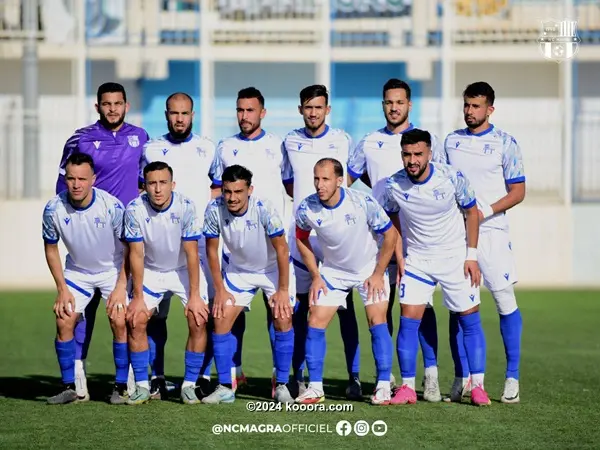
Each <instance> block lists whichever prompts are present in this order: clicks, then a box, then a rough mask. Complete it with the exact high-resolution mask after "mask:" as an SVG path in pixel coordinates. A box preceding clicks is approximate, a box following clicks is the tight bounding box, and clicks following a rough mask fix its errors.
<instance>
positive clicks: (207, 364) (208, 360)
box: [200, 321, 214, 378]
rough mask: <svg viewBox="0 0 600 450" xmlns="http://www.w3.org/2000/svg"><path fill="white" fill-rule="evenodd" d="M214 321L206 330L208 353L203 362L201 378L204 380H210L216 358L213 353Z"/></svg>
mask: <svg viewBox="0 0 600 450" xmlns="http://www.w3.org/2000/svg"><path fill="white" fill-rule="evenodd" d="M213 328H214V327H213V326H212V321H209V323H208V326H207V330H206V351H205V352H204V361H202V367H201V368H200V376H202V377H203V378H210V374H211V370H212V361H213V357H214V352H213V338H212V331H213Z"/></svg>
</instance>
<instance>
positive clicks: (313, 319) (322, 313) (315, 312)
mask: <svg viewBox="0 0 600 450" xmlns="http://www.w3.org/2000/svg"><path fill="white" fill-rule="evenodd" d="M337 310H338V307H337V306H313V307H312V309H311V311H310V315H309V316H308V326H309V327H311V328H327V326H328V325H329V322H331V319H333V316H334V315H335V313H336V312H337Z"/></svg>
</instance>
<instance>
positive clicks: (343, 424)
mask: <svg viewBox="0 0 600 450" xmlns="http://www.w3.org/2000/svg"><path fill="white" fill-rule="evenodd" d="M335 431H336V432H337V434H339V435H340V436H348V435H349V434H350V432H351V431H352V425H351V424H350V422H348V421H347V420H340V421H339V422H338V423H337V425H336V426H335Z"/></svg>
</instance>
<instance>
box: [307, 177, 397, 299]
mask: <svg viewBox="0 0 600 450" xmlns="http://www.w3.org/2000/svg"><path fill="white" fill-rule="evenodd" d="M391 226H392V222H391V220H390V219H389V217H388V216H387V215H386V213H385V211H384V210H383V208H382V207H381V206H380V205H379V203H377V201H376V200H375V199H374V198H373V197H371V196H370V195H366V194H364V193H362V192H358V191H353V190H350V189H346V188H341V189H340V200H339V202H338V203H337V204H336V205H335V206H327V205H324V204H323V203H322V202H321V201H320V199H319V197H318V195H317V194H312V195H310V196H309V197H308V198H306V199H305V200H304V201H303V202H302V203H301V204H300V206H299V207H298V210H297V211H296V227H297V231H296V236H299V235H302V233H303V232H305V233H306V234H308V233H309V232H310V231H313V230H314V231H315V232H316V239H317V241H318V243H319V245H320V248H321V251H322V252H323V258H322V267H321V269H320V273H321V277H322V278H323V280H324V281H325V284H326V286H327V290H328V292H327V293H320V295H319V298H318V299H317V302H316V304H317V305H318V306H338V307H341V308H344V309H345V308H346V307H347V305H346V297H347V295H348V292H349V291H351V290H352V289H354V288H356V289H357V291H358V293H359V294H360V296H361V298H362V301H363V303H364V305H365V306H367V305H370V304H373V303H375V302H377V301H386V302H387V301H388V299H389V279H388V274H387V271H386V272H385V275H384V289H385V293H384V294H383V295H381V296H380V298H379V299H376V298H371V299H369V298H368V291H367V289H366V288H365V285H364V284H365V281H366V280H367V279H368V278H369V277H370V276H371V275H372V274H373V271H374V270H375V266H376V265H377V256H378V253H379V247H378V238H377V235H378V234H383V233H385V232H386V231H387V230H389V229H390V228H391Z"/></svg>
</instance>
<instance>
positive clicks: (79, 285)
mask: <svg viewBox="0 0 600 450" xmlns="http://www.w3.org/2000/svg"><path fill="white" fill-rule="evenodd" d="M64 277H65V281H66V282H67V286H68V287H69V291H71V294H73V297H74V298H75V312H76V313H79V314H81V315H82V316H85V314H84V312H85V308H86V307H87V305H88V304H89V303H90V301H91V300H92V297H93V296H94V291H95V290H96V289H99V290H100V292H101V293H102V298H104V300H106V299H107V298H108V296H109V295H110V294H111V292H112V291H113V290H114V289H115V286H116V284H117V279H118V278H119V271H118V270H117V269H111V270H107V271H106V272H100V273H84V272H78V271H75V270H69V269H66V270H65V272H64Z"/></svg>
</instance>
